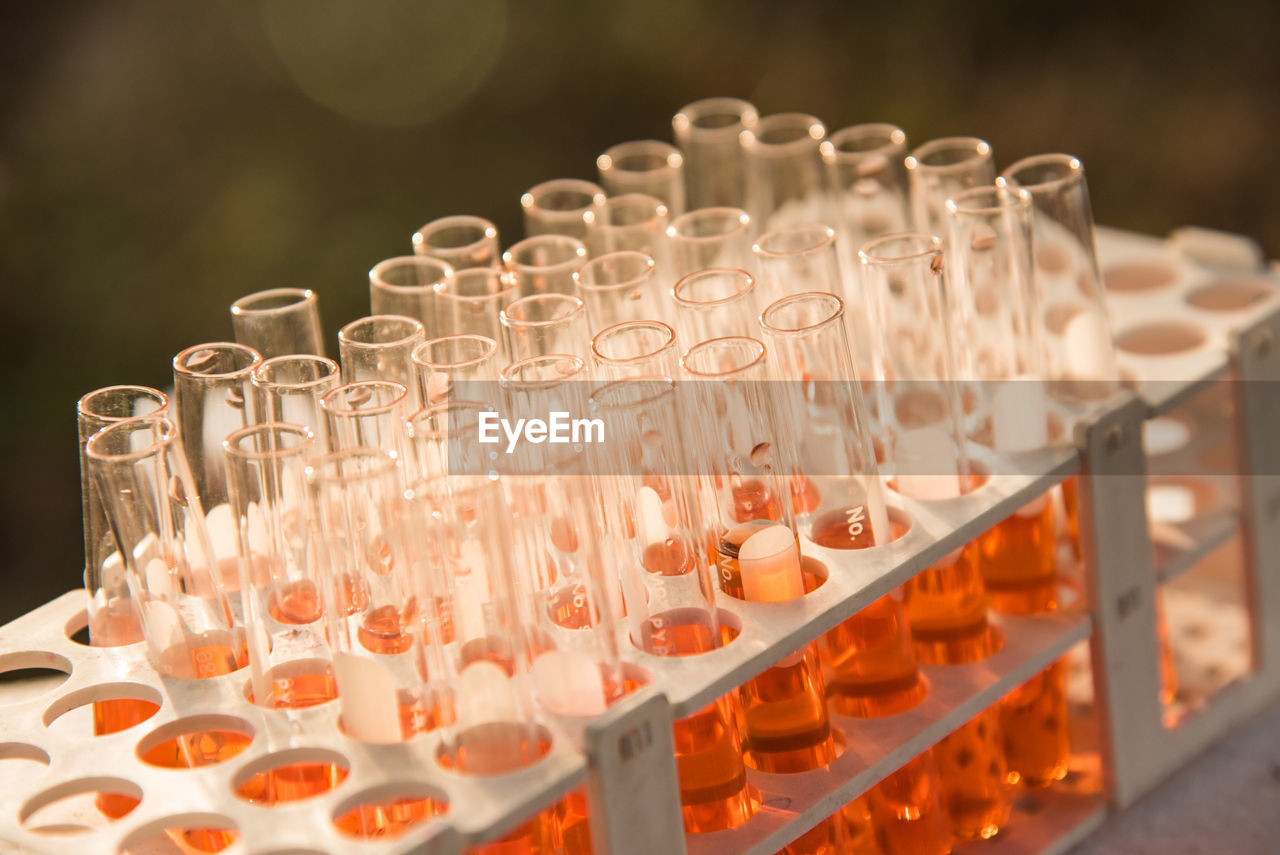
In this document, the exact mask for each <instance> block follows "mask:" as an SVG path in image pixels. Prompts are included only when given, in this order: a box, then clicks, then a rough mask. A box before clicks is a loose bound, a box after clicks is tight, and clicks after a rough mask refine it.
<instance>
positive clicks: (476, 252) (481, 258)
mask: <svg viewBox="0 0 1280 855" xmlns="http://www.w3.org/2000/svg"><path fill="white" fill-rule="evenodd" d="M413 253H414V255H422V256H426V257H427V258H434V259H437V260H439V261H442V262H444V263H445V264H447V265H449V267H451V268H453V269H454V270H465V269H467V268H469V267H498V266H499V265H500V264H501V262H502V259H501V258H500V256H499V252H498V229H497V227H496V226H494V224H493V223H491V222H489V221H488V220H486V219H484V218H483V217H472V216H468V215H465V214H461V215H457V216H452V217H441V218H440V219H438V220H432V221H431V222H429V223H427V224H426V225H425V226H423V227H422V228H420V229H418V230H417V231H416V232H414V233H413ZM374 312H375V313H377V309H375V310H374Z"/></svg>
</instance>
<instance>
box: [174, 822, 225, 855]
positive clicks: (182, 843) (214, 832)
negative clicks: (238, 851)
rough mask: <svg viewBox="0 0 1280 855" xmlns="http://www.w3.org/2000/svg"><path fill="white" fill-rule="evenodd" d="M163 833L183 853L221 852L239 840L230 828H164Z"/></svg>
mask: <svg viewBox="0 0 1280 855" xmlns="http://www.w3.org/2000/svg"><path fill="white" fill-rule="evenodd" d="M164 833H165V834H166V835H167V836H168V837H169V839H170V840H172V841H173V842H174V844H175V845H176V846H177V847H178V848H179V849H181V850H183V851H184V852H187V851H191V852H221V851H222V850H223V849H226V848H227V847H228V846H230V845H231V844H232V843H235V842H236V841H237V840H239V839H240V832H238V831H235V830H233V829H230V828H166V829H165V830H164Z"/></svg>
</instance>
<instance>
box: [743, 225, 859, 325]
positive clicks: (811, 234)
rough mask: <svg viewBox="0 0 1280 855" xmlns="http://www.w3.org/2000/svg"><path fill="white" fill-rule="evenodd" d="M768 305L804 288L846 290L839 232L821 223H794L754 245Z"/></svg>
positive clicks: (841, 291) (827, 290)
mask: <svg viewBox="0 0 1280 855" xmlns="http://www.w3.org/2000/svg"><path fill="white" fill-rule="evenodd" d="M751 250H752V252H754V253H755V256H756V266H757V269H758V270H759V271H760V285H761V289H760V300H761V302H762V303H764V304H765V305H768V304H769V303H772V302H773V301H774V300H777V299H779V298H781V297H786V296H787V295H788V294H798V293H801V292H804V291H826V292H827V293H829V294H842V293H844V283H843V281H842V280H841V276H840V263H839V261H838V260H837V258H836V233H835V230H834V229H832V228H831V227H830V226H826V225H823V224H822V223H793V224H791V225H788V226H783V227H782V228H780V229H775V230H774V231H771V232H767V233H765V234H763V235H761V236H760V237H758V238H757V239H756V242H755V243H754V244H752V246H751Z"/></svg>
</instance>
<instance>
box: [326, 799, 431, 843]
mask: <svg viewBox="0 0 1280 855" xmlns="http://www.w3.org/2000/svg"><path fill="white" fill-rule="evenodd" d="M448 810H449V807H448V805H445V804H441V803H440V802H437V801H436V800H435V799H430V798H426V797H416V796H407V797H405V798H400V799H387V800H384V801H379V802H366V803H365V804H362V805H357V806H356V807H353V808H352V809H351V810H349V811H347V812H346V813H344V814H342V815H341V816H339V817H338V818H337V819H335V820H334V821H333V824H334V825H335V826H336V827H337V828H338V830H339V831H341V832H342V833H343V834H347V835H350V836H351V837H361V838H365V839H378V840H394V839H395V838H397V837H400V836H401V835H403V834H404V833H405V832H407V831H409V830H410V829H411V828H413V827H414V826H415V825H417V824H418V823H420V822H426V821H427V820H429V819H431V818H432V817H436V816H441V815H443V814H444V813H446V812H447V811H448Z"/></svg>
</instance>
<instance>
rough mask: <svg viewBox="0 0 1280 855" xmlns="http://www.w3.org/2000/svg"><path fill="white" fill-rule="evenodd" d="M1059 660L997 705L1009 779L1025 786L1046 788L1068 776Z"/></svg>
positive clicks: (1063, 662) (1063, 677)
mask: <svg viewBox="0 0 1280 855" xmlns="http://www.w3.org/2000/svg"><path fill="white" fill-rule="evenodd" d="M1067 667H1068V663H1067V661H1066V659H1065V658H1064V659H1059V660H1058V661H1057V662H1054V663H1053V664H1052V665H1050V666H1049V667H1048V668H1046V669H1045V670H1043V671H1041V672H1040V673H1039V674H1037V675H1036V676H1034V677H1032V678H1031V679H1030V680H1028V681H1027V682H1025V683H1023V684H1022V685H1021V686H1019V687H1018V688H1016V689H1014V690H1013V691H1012V692H1010V693H1009V694H1008V695H1006V696H1005V697H1004V699H1003V700H1002V701H1001V702H1000V732H1001V734H1002V735H1003V737H1004V745H1003V747H1004V754H1005V759H1006V761H1007V762H1008V764H1009V772H1010V775H1011V776H1016V777H1017V779H1018V781H1019V782H1020V783H1022V784H1024V785H1026V786H1028V787H1047V786H1049V785H1050V784H1052V783H1054V782H1055V781H1061V780H1062V779H1063V778H1065V777H1066V776H1067V766H1068V763H1069V761H1070V759H1071V733H1070V727H1069V724H1070V722H1069V721H1068V718H1067V717H1068V714H1069V713H1068V708H1067V694H1066V674H1067Z"/></svg>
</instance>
